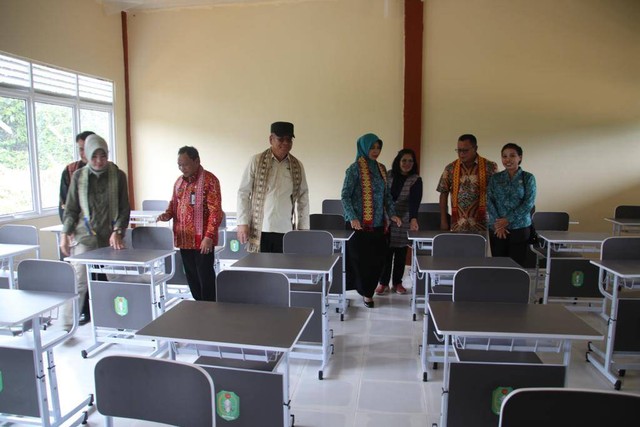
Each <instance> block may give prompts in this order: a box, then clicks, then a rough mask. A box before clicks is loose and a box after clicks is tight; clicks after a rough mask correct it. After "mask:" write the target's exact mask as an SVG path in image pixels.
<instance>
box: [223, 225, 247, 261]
mask: <svg viewBox="0 0 640 427" xmlns="http://www.w3.org/2000/svg"><path fill="white" fill-rule="evenodd" d="M248 253H249V252H247V245H246V244H244V245H243V244H242V243H240V240H239V239H238V232H237V231H235V230H233V231H231V230H227V231H225V244H224V246H223V248H222V250H221V251H220V252H219V253H218V263H219V266H220V270H221V271H223V270H224V269H225V267H226V266H227V265H229V264H233V263H234V262H236V261H237V260H239V259H242V258H244V257H245V256H247V254H248Z"/></svg>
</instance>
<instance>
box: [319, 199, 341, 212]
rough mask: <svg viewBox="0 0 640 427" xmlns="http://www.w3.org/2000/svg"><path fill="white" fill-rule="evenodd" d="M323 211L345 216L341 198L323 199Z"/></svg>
mask: <svg viewBox="0 0 640 427" xmlns="http://www.w3.org/2000/svg"><path fill="white" fill-rule="evenodd" d="M322 213H328V214H337V215H342V216H344V208H343V207H342V200H340V199H326V200H323V201H322Z"/></svg>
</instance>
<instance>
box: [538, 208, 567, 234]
mask: <svg viewBox="0 0 640 427" xmlns="http://www.w3.org/2000/svg"><path fill="white" fill-rule="evenodd" d="M531 221H532V222H533V225H534V227H535V228H536V230H548V231H549V230H553V231H567V230H568V229H569V214H568V213H567V212H535V213H534V214H533V216H532V217H531Z"/></svg>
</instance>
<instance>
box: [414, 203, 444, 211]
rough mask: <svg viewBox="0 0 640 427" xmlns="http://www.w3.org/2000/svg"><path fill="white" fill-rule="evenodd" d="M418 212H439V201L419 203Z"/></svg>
mask: <svg viewBox="0 0 640 427" xmlns="http://www.w3.org/2000/svg"><path fill="white" fill-rule="evenodd" d="M418 212H438V213H440V203H420V207H419V208H418Z"/></svg>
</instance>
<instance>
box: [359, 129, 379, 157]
mask: <svg viewBox="0 0 640 427" xmlns="http://www.w3.org/2000/svg"><path fill="white" fill-rule="evenodd" d="M376 142H380V148H382V140H381V139H380V138H378V136H377V135H376V134H373V133H366V134H364V135H362V136H361V137H360V138H358V142H357V147H358V154H357V155H356V160H358V158H360V157H362V156H364V158H365V159H367V160H371V159H369V150H371V147H373V144H375V143H376Z"/></svg>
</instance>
